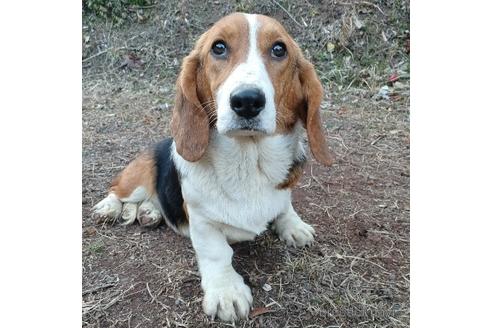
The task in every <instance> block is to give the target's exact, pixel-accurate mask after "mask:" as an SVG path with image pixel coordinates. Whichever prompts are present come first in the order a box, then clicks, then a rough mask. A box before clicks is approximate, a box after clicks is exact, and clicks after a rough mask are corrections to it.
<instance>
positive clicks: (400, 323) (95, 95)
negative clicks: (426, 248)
mask: <svg viewBox="0 0 492 328" xmlns="http://www.w3.org/2000/svg"><path fill="white" fill-rule="evenodd" d="M264 3H265V2H263V3H259V2H258V3H257V2H255V1H246V2H243V3H242V4H241V3H239V2H237V3H236V4H235V5H228V2H225V1H213V2H212V1H210V2H208V5H207V4H206V5H203V4H201V2H198V1H174V2H173V1H169V2H165V5H164V4H160V5H156V6H154V7H151V8H140V9H138V8H137V9H135V10H133V9H132V11H131V13H133V14H135V15H134V16H132V17H133V18H132V19H131V20H130V21H129V22H128V23H126V24H123V25H122V26H114V24H111V23H110V22H108V20H102V19H100V18H94V17H92V16H90V15H87V16H84V26H83V31H82V32H83V40H82V42H83V44H84V45H83V47H84V53H83V76H84V77H83V108H82V110H83V122H82V124H83V195H82V204H83V239H82V243H83V272H82V275H83V286H82V287H83V295H82V298H83V304H82V320H83V326H84V327H222V326H228V325H229V326H230V324H226V323H220V322H214V321H212V320H211V319H210V318H207V317H206V316H205V314H204V313H203V311H202V309H201V300H202V291H201V289H200V281H199V276H198V271H197V270H198V269H197V263H196V259H195V256H194V253H193V249H192V246H191V242H190V241H189V240H188V239H186V238H184V237H180V236H177V235H176V234H175V233H173V232H172V231H171V230H170V229H169V228H167V227H166V226H160V227H159V228H157V229H154V230H145V229H142V228H140V227H139V226H138V225H133V226H129V227H122V226H118V225H97V224H96V223H95V222H94V220H93V218H92V216H91V212H90V208H91V207H92V206H93V205H94V204H95V203H97V202H98V201H99V200H100V199H102V198H103V197H104V196H105V193H106V190H107V187H108V185H109V183H110V181H111V179H112V177H114V176H115V175H116V174H117V173H118V172H119V171H120V170H121V169H122V168H123V167H124V166H125V165H126V164H127V163H128V162H129V161H130V160H131V159H132V158H133V157H134V156H135V155H136V154H137V153H138V152H139V151H141V150H143V149H145V148H146V147H148V146H150V145H152V144H153V143H155V142H157V141H159V140H160V139H162V138H163V137H165V136H168V135H169V118H170V112H171V109H172V105H173V102H174V86H173V85H174V80H175V77H176V74H177V72H178V69H179V63H180V61H181V59H182V56H183V55H185V54H186V53H187V52H188V51H189V50H190V49H191V47H192V45H193V41H194V40H195V39H196V37H197V36H198V35H199V34H200V33H201V32H203V30H204V29H205V28H206V27H207V26H208V25H209V24H210V23H211V22H213V21H215V20H216V19H217V18H219V17H221V16H223V15H224V14H226V13H227V12H231V11H234V10H245V11H250V12H251V11H254V12H263V13H267V14H270V15H272V16H274V17H276V18H278V19H279V20H280V21H282V22H283V23H284V24H285V25H286V26H287V27H288V29H289V30H290V31H291V33H292V34H293V35H294V37H295V38H296V39H297V40H298V42H299V43H300V45H301V47H302V48H303V49H305V50H306V51H307V53H308V56H310V58H311V59H312V61H313V63H314V64H315V66H316V68H317V70H318V73H319V75H320V77H321V80H322V81H323V82H324V84H325V90H326V92H327V96H326V99H325V101H324V102H323V104H322V116H323V119H324V122H325V126H326V130H327V134H328V135H329V142H330V144H331V147H332V149H333V150H334V152H335V153H336V154H337V160H336V163H335V164H334V165H333V166H332V167H330V168H324V167H322V166H319V165H318V164H316V163H315V162H313V161H310V162H309V164H308V165H307V166H306V168H305V170H304V176H303V179H302V181H301V182H300V184H299V185H298V186H297V187H296V188H295V190H294V193H293V195H294V196H293V198H294V200H293V203H294V207H295V208H296V210H297V211H298V213H299V215H300V216H301V217H302V218H303V219H304V220H305V221H306V222H308V223H310V224H311V225H313V226H314V227H315V229H316V234H317V235H316V242H315V244H314V245H313V246H312V247H309V248H305V249H293V248H289V247H287V246H286V245H285V244H284V243H283V242H281V241H279V240H278V238H277V237H276V236H275V235H274V234H273V233H271V232H267V233H265V234H263V235H261V236H259V237H258V238H257V239H256V240H255V241H252V242H247V243H240V244H238V245H234V247H233V248H234V249H235V255H234V267H235V268H236V269H237V271H238V272H239V273H240V274H241V275H242V276H243V277H244V278H245V281H246V283H247V284H248V285H249V286H250V287H251V288H252V292H253V297H254V304H253V306H254V308H255V309H254V310H253V312H252V314H251V316H250V318H249V319H248V320H246V321H241V322H238V323H236V326H237V327H408V326H409V321H410V319H409V314H410V313H409V312H410V308H409V307H410V306H409V287H410V251H409V246H410V245H409V231H410V212H409V205H410V204H409V201H410V200H409V184H410V172H409V164H410V163H409V160H410V145H409V133H410V131H409V80H408V77H405V73H406V71H405V69H402V68H401V67H404V66H405V65H408V61H409V58H408V56H405V55H401V53H400V52H399V51H400V50H395V49H396V48H397V47H399V48H402V49H403V47H404V45H405V43H404V42H405V40H404V39H403V40H401V39H400V36H401V35H402V34H403V33H404V32H401V31H402V30H403V29H404V28H405V27H401V26H399V25H398V24H400V23H401V22H400V20H398V19H397V18H398V17H396V18H392V17H391V15H392V13H393V12H394V11H398V10H400V9H399V8H396V7H388V6H385V4H386V2H385V1H379V2H377V1H376V2H374V4H373V5H365V4H364V3H369V2H366V1H365V2H362V4H361V3H359V2H358V3H356V4H352V5H341V4H336V2H334V1H331V2H330V1H325V2H314V1H313V2H312V3H309V2H307V1H306V4H302V5H298V7H295V6H294V5H293V3H294V2H289V1H279V2H275V1H274V2H269V3H268V4H264ZM349 4H350V2H349ZM371 4H372V3H371ZM406 5H407V3H406V2H404V3H403V4H402V6H406ZM200 6H201V7H200ZM238 6H242V7H239V8H238ZM280 6H282V7H280ZM243 7H246V8H243ZM139 11H140V16H143V18H139V15H137V14H136V13H138V12H139ZM311 11H312V12H314V14H311ZM170 13H171V14H170ZM287 13H288V14H287ZM347 13H348V14H347ZM354 13H355V15H356V16H354ZM383 13H384V15H383ZM347 15H349V16H350V18H351V24H352V25H354V26H360V24H359V23H360V21H362V22H363V23H364V24H366V28H364V29H362V31H360V30H357V28H355V29H356V30H355V31H352V32H351V34H350V35H349V36H350V38H351V39H350V40H349V41H347V42H346V43H344V42H345V41H344V40H343V37H344V36H343V35H342V34H343V33H342V32H340V33H342V34H338V35H337V36H334V35H335V34H333V35H331V36H327V37H326V39H323V38H321V37H319V36H317V35H316V33H317V32H316V31H321V29H320V28H321V27H323V26H325V27H326V26H328V27H330V26H336V25H337V24H339V25H340V26H341V29H340V31H343V30H344V29H346V27H344V24H346V22H345V23H344V20H346V19H347V18H346V17H349V16H347ZM291 16H292V17H291ZM309 19H311V20H309ZM294 20H295V21H294ZM357 20H360V21H359V23H357ZM371 21H381V22H383V23H384V24H383V23H381V25H380V27H381V29H382V31H383V32H385V33H386V34H385V35H386V36H385V38H386V39H388V40H389V41H388V46H387V47H386V48H385V47H382V48H381V49H383V50H384V53H383V54H381V53H377V54H376V55H374V56H372V57H371V56H366V55H365V54H364V51H365V49H367V48H368V47H369V44H368V43H367V42H368V41H370V40H371V37H375V36H374V35H373V34H375V33H376V32H373V31H372V30H371V26H372V25H371V24H370V22H371ZM298 24H300V25H304V24H307V25H308V26H312V27H313V29H312V31H314V32H313V33H312V34H313V35H314V36H313V35H310V32H306V29H305V28H302V27H301V26H298ZM320 26H321V27H320ZM378 26H379V25H378ZM318 27H320V28H318ZM378 28H379V27H378ZM392 30H393V31H396V32H395V35H394V36H391V31H392ZM388 31H389V32H388ZM359 34H360V35H359ZM365 34H370V36H367V35H365ZM383 34H384V33H383ZM313 37H314V38H317V39H318V41H319V42H318V43H316V44H315V43H313V42H312V38H313ZM364 38H366V39H365V40H366V41H365V42H366V43H365V44H364V43H363V44H362V45H360V44H359V43H360V42H362V41H361V40H364ZM377 38H380V39H381V40H383V41H384V39H385V38H383V37H382V36H381V32H380V31H379V30H378V34H377ZM392 40H394V42H393V43H392ZM383 41H381V42H383ZM332 42H333V43H332ZM320 44H321V45H320ZM328 44H333V45H334V46H335V47H336V48H335V51H334V52H333V53H332V52H330V51H327V50H326V49H328V48H329V47H328V48H327V45H328ZM344 47H345V48H346V50H345V49H343V48H344ZM361 49H362V50H361ZM390 52H392V53H391V54H390V55H388V53H390ZM401 52H402V53H404V49H403V50H401ZM350 53H352V57H350ZM365 56H366V57H365ZM347 57H349V59H346V58H347ZM350 58H352V59H351V60H352V63H349V61H350ZM369 59H370V60H369ZM364 70H365V71H364ZM394 72H396V73H397V75H398V77H399V78H398V82H397V83H389V84H388V81H387V80H388V77H389V76H391V75H392V74H394ZM384 85H388V87H389V91H390V92H389V96H388V97H386V96H384V95H381V94H380V95H379V96H378V92H379V90H380V87H381V86H384Z"/></svg>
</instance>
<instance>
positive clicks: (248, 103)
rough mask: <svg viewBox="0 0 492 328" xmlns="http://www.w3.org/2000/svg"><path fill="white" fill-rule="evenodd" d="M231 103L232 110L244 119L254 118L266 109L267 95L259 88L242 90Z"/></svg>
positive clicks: (235, 94) (236, 92)
mask: <svg viewBox="0 0 492 328" xmlns="http://www.w3.org/2000/svg"><path fill="white" fill-rule="evenodd" d="M230 101H231V108H232V110H233V111H234V112H235V113H236V114H237V115H239V116H241V117H244V118H253V117H255V116H256V115H258V114H259V113H260V112H261V111H262V110H263V108H265V94H264V93H263V91H261V90H260V89H258V88H240V89H238V90H236V91H234V92H233V93H232V94H231V99H230Z"/></svg>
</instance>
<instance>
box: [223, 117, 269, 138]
mask: <svg viewBox="0 0 492 328" xmlns="http://www.w3.org/2000/svg"><path fill="white" fill-rule="evenodd" d="M225 134H226V135H227V136H230V137H251V136H260V135H266V134H268V133H267V131H266V130H265V129H264V128H263V127H262V124H261V123H260V120H258V119H256V118H252V119H238V120H235V122H234V124H233V125H232V126H231V127H230V128H229V129H228V130H227V131H226V132H225Z"/></svg>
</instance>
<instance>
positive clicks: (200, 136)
mask: <svg viewBox="0 0 492 328" xmlns="http://www.w3.org/2000/svg"><path fill="white" fill-rule="evenodd" d="M199 66H200V59H199V55H198V51H197V50H193V51H192V52H191V54H190V55H188V56H187V57H185V59H184V60H183V65H182V67H181V73H180V74H179V77H178V80H177V82H176V101H175V105H174V110H173V116H172V120H171V134H172V136H173V137H174V141H175V143H176V150H177V152H178V154H180V155H181V156H182V157H183V158H184V159H186V160H187V161H190V162H196V161H198V160H199V159H200V158H201V157H202V156H203V154H204V153H205V150H206V149H207V146H208V134H209V119H208V115H207V113H206V112H205V109H204V108H203V106H202V105H201V103H200V100H199V99H198V96H197V78H198V76H197V74H198V70H199Z"/></svg>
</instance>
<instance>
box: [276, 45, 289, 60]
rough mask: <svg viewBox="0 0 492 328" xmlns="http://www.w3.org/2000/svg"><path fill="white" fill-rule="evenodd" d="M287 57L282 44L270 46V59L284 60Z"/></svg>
mask: <svg viewBox="0 0 492 328" xmlns="http://www.w3.org/2000/svg"><path fill="white" fill-rule="evenodd" d="M286 55H287V48H286V47H285V43H283V42H275V43H274V44H273V46H272V57H273V58H278V59H281V58H284V57H285V56H286Z"/></svg>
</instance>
